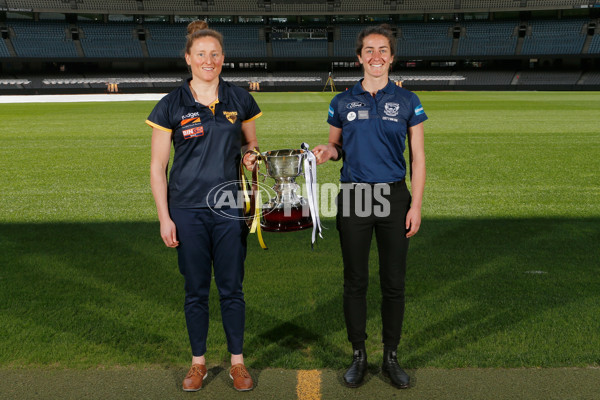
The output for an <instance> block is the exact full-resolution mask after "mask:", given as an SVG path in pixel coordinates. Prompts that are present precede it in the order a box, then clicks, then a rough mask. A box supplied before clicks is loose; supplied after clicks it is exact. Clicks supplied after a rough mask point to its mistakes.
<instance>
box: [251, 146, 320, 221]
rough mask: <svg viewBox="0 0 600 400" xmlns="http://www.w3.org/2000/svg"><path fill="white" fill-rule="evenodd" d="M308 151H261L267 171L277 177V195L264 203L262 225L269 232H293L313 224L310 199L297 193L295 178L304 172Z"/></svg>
mask: <svg viewBox="0 0 600 400" xmlns="http://www.w3.org/2000/svg"><path fill="white" fill-rule="evenodd" d="M305 156H306V151H305V150H293V149H284V150H273V151H266V152H264V153H262V154H261V159H262V160H263V161H264V163H265V166H266V169H267V173H266V174H265V176H268V177H270V178H273V179H274V180H275V186H273V190H274V191H275V194H276V195H275V197H273V198H271V199H270V200H269V201H268V202H266V203H264V204H263V206H262V207H263V210H262V218H261V224H260V225H261V228H262V229H263V230H265V231H267V232H293V231H299V230H302V229H308V228H311V227H312V226H313V223H312V218H311V216H310V210H309V206H308V202H307V201H306V199H305V198H303V197H301V196H298V195H297V194H296V190H298V189H299V188H300V186H299V185H298V184H297V183H296V182H295V178H296V177H297V176H298V175H300V174H301V173H302V162H303V161H304V157H305Z"/></svg>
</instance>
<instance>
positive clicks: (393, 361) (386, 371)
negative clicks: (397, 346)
mask: <svg viewBox="0 0 600 400" xmlns="http://www.w3.org/2000/svg"><path fill="white" fill-rule="evenodd" d="M381 371H382V372H383V375H385V376H387V377H388V378H390V381H392V385H394V386H396V387H397V388H400V389H406V388H407V387H408V385H409V384H410V377H409V376H408V374H407V373H406V372H404V370H403V369H402V368H400V365H398V358H397V357H396V351H389V350H384V351H383V364H382V365H381Z"/></svg>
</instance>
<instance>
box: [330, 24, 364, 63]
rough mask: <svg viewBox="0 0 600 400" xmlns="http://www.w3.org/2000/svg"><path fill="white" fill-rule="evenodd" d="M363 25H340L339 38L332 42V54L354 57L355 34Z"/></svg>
mask: <svg viewBox="0 0 600 400" xmlns="http://www.w3.org/2000/svg"><path fill="white" fill-rule="evenodd" d="M363 28H364V26H363V25H341V26H340V27H339V30H340V39H339V40H336V41H334V42H333V55H334V56H336V57H354V55H355V54H356V36H357V35H358V33H359V32H360V31H361V29H363Z"/></svg>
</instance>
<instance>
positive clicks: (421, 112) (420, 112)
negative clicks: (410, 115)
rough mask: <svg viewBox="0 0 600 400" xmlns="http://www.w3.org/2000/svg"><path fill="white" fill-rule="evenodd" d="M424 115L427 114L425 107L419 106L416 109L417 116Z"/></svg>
mask: <svg viewBox="0 0 600 400" xmlns="http://www.w3.org/2000/svg"><path fill="white" fill-rule="evenodd" d="M424 113H425V110H423V106H422V105H420V104H419V105H418V106H417V107H416V108H415V114H416V115H421V114H424Z"/></svg>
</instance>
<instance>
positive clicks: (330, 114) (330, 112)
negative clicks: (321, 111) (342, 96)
mask: <svg viewBox="0 0 600 400" xmlns="http://www.w3.org/2000/svg"><path fill="white" fill-rule="evenodd" d="M329 116H330V117H332V118H333V108H331V106H329Z"/></svg>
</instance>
